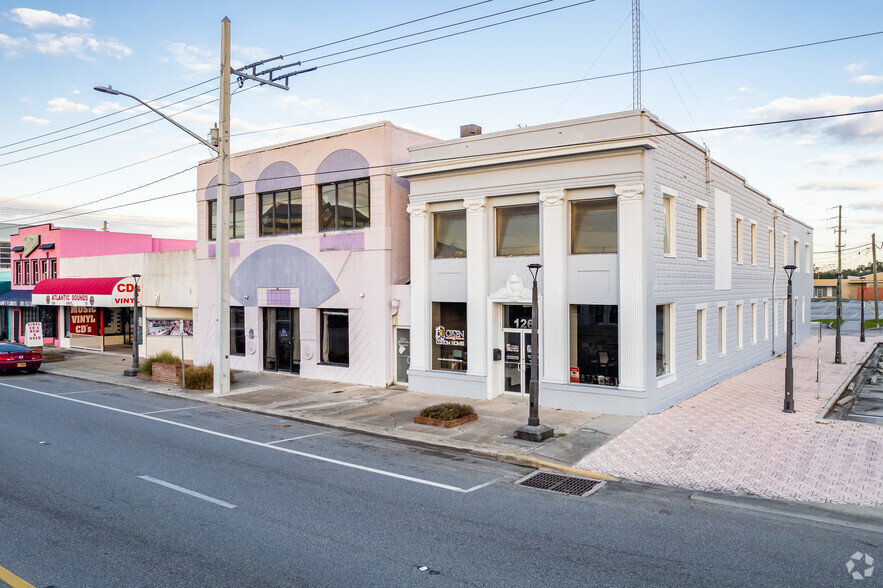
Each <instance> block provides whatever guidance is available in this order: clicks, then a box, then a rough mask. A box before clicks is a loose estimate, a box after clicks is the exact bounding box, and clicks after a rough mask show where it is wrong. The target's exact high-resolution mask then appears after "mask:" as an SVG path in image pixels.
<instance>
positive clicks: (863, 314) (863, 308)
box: [859, 276, 865, 343]
mask: <svg viewBox="0 0 883 588" xmlns="http://www.w3.org/2000/svg"><path fill="white" fill-rule="evenodd" d="M859 280H861V282H862V334H861V337H859V341H861V342H862V343H864V342H865V277H864V276H861V277H859Z"/></svg>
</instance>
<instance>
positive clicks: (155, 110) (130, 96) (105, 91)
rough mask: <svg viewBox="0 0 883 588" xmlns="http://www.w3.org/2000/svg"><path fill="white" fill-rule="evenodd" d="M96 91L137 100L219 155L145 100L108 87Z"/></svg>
mask: <svg viewBox="0 0 883 588" xmlns="http://www.w3.org/2000/svg"><path fill="white" fill-rule="evenodd" d="M94 89H95V90H96V91H98V92H103V93H105V94H111V95H113V96H128V97H129V98H131V99H132V100H135V101H136V102H139V103H141V104H142V105H143V106H146V107H147V108H149V109H150V110H152V111H153V112H155V113H156V114H158V115H160V116H161V117H163V118H164V119H166V120H167V121H169V122H170V123H172V124H173V125H175V126H176V127H178V128H179V129H181V130H182V131H184V132H185V133H187V134H188V135H190V136H191V137H193V138H194V139H196V140H197V141H199V142H200V143H202V144H203V145H205V146H206V147H208V148H209V149H211V150H212V151H214V152H215V153H219V150H218V148H217V147H215V146H214V145H212V144H211V143H209V142H208V141H206V140H205V139H203V138H202V137H200V136H199V135H197V134H196V133H194V132H193V131H191V130H190V129H188V128H187V127H185V126H184V125H182V124H181V123H179V122H177V121H176V120H173V119H172V118H170V117H168V116H166V115H165V114H163V113H162V112H160V111H159V110H157V109H156V108H154V107H153V106H151V105H150V104H148V103H147V102H145V101H144V100H141V99H140V98H138V97H137V96H133V95H131V94H127V93H125V92H120V91H119V90H116V89H114V88H111V87H110V86H108V87H106V88H105V87H103V86H95V88H94Z"/></svg>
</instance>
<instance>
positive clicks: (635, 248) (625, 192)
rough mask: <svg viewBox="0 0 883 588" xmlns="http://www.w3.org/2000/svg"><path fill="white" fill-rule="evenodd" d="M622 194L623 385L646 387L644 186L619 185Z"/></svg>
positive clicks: (620, 358)
mask: <svg viewBox="0 0 883 588" xmlns="http://www.w3.org/2000/svg"><path fill="white" fill-rule="evenodd" d="M616 194H617V196H619V213H618V215H617V216H618V227H617V231H618V233H619V387H620V388H624V389H627V390H644V389H645V388H646V372H647V370H646V365H647V364H646V362H647V353H648V351H647V310H646V291H647V287H646V286H647V284H646V280H647V277H646V268H645V260H644V186H643V184H631V185H620V186H616Z"/></svg>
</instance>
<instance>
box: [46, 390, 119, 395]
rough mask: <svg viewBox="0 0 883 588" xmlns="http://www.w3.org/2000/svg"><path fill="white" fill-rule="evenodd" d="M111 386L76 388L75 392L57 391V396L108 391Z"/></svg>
mask: <svg viewBox="0 0 883 588" xmlns="http://www.w3.org/2000/svg"><path fill="white" fill-rule="evenodd" d="M112 390H113V388H101V389H100V390H77V391H75V392H59V393H58V395H59V396H71V395H73V394H95V393H97V392H110V391H112Z"/></svg>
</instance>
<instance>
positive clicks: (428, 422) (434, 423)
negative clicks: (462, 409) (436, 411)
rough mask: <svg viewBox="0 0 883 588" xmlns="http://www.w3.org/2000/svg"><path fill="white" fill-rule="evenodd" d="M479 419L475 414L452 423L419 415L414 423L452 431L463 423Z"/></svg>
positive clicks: (451, 421)
mask: <svg viewBox="0 0 883 588" xmlns="http://www.w3.org/2000/svg"><path fill="white" fill-rule="evenodd" d="M477 418H478V415H477V414H476V413H474V412H473V413H471V414H467V415H466V416H461V417H460V418H458V419H454V420H450V421H445V420H442V419H434V418H431V417H424V416H420V415H417V416H415V417H414V422H415V423H417V424H418V425H432V426H434V427H445V428H446V429H450V428H451V427H456V426H458V425H462V424H463V423H468V422H469V421H474V420H475V419H477Z"/></svg>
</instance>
